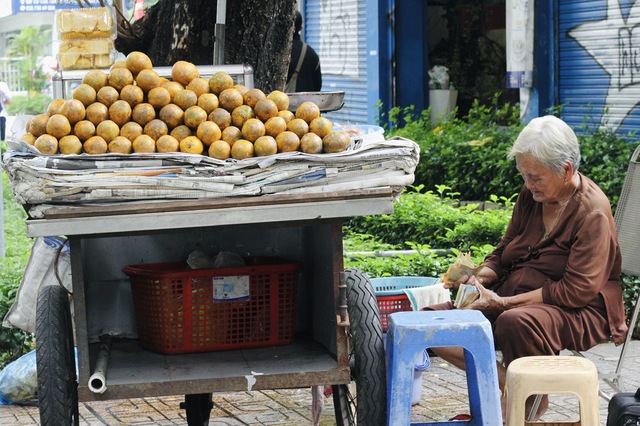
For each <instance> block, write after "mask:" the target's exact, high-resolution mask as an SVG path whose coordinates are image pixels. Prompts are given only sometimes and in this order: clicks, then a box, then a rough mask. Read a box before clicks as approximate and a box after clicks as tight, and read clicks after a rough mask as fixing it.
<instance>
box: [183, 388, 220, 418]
mask: <svg viewBox="0 0 640 426" xmlns="http://www.w3.org/2000/svg"><path fill="white" fill-rule="evenodd" d="M184 408H185V410H186V411H187V424H188V425H189V426H209V418H210V417H211V409H212V408H213V394H211V393H194V394H190V395H185V396H184Z"/></svg>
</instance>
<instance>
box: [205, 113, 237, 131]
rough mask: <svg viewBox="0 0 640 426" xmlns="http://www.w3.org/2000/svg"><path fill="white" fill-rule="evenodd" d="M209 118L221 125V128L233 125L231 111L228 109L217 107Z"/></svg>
mask: <svg viewBox="0 0 640 426" xmlns="http://www.w3.org/2000/svg"><path fill="white" fill-rule="evenodd" d="M207 120H209V121H213V122H214V123H216V124H217V125H218V127H220V130H224V129H225V128H226V127H228V126H231V113H230V112H229V111H227V110H226V109H222V108H216V109H214V110H213V111H211V114H209V117H207Z"/></svg>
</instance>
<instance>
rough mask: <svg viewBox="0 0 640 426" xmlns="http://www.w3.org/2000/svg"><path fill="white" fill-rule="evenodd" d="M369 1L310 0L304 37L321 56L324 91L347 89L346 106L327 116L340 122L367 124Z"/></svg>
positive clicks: (306, 9) (305, 14) (305, 10)
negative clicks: (367, 10) (367, 28)
mask: <svg viewBox="0 0 640 426" xmlns="http://www.w3.org/2000/svg"><path fill="white" fill-rule="evenodd" d="M365 12H366V8H365V0H342V1H335V0H333V1H332V0H329V1H327V0H324V1H320V0H307V1H306V2H305V9H304V18H305V19H304V28H303V32H304V35H303V38H304V40H305V41H306V42H307V43H308V44H309V45H310V46H312V47H313V48H314V49H315V51H316V52H317V53H318V56H320V66H321V68H322V91H334V90H344V92H345V97H344V106H343V107H342V108H341V109H340V110H338V111H334V112H330V113H327V114H326V116H327V118H329V119H331V120H334V121H337V122H339V123H354V124H367V121H368V115H369V114H368V111H367V52H366V49H367V40H366V36H367V30H366V15H365Z"/></svg>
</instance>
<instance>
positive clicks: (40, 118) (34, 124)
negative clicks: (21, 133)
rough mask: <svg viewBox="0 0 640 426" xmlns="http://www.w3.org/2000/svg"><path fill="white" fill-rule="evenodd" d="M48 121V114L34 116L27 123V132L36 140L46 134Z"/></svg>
mask: <svg viewBox="0 0 640 426" xmlns="http://www.w3.org/2000/svg"><path fill="white" fill-rule="evenodd" d="M48 121H49V114H38V115H34V116H33V117H31V118H30V119H29V121H28V122H27V132H29V133H31V134H32V135H33V136H35V137H36V138H37V137H38V136H40V135H44V134H45V133H47V122H48Z"/></svg>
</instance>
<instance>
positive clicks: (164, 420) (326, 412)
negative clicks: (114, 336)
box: [0, 341, 640, 426]
mask: <svg viewBox="0 0 640 426" xmlns="http://www.w3.org/2000/svg"><path fill="white" fill-rule="evenodd" d="M619 351H620V348H616V347H615V346H614V345H612V344H603V345H599V346H597V347H595V348H593V349H591V350H590V351H588V352H587V353H586V356H587V358H589V359H591V360H592V361H594V363H595V364H596V365H597V366H598V369H599V370H600V371H601V373H610V372H612V371H613V370H614V369H615V366H616V362H617V359H618V354H619ZM623 374H624V375H623V384H624V386H625V388H626V390H628V391H630V390H635V389H636V388H637V387H639V386H640V341H633V342H632V345H631V347H630V348H629V349H628V357H627V363H626V365H625V369H624V373H623ZM601 386H603V388H604V387H605V386H606V385H604V384H602V383H601ZM466 395H467V394H466V379H465V375H464V373H463V372H461V371H459V370H457V369H455V368H454V367H452V366H451V365H449V364H447V363H445V362H443V361H442V360H441V359H439V358H434V359H432V366H431V368H430V369H429V370H427V371H425V373H424V374H423V378H422V400H421V402H420V403H419V404H418V405H416V406H414V408H413V411H412V421H416V422H420V421H437V420H445V419H447V418H449V417H451V416H452V415H455V414H459V413H464V412H467V413H468V412H469V410H468V398H467V396H466ZM181 400H182V397H179V396H172V397H161V398H136V399H128V400H111V401H104V402H91V403H81V404H80V415H81V421H80V424H81V425H92V426H94V425H109V426H113V425H118V426H119V425H132V426H143V425H162V426H169V425H186V420H185V415H184V410H181V409H180V408H179V405H180V401H181ZM600 401H601V402H600V417H601V425H605V421H606V415H607V402H606V401H605V400H604V399H601V400H600ZM577 404H578V401H577V398H576V397H575V396H571V395H552V396H551V397H550V408H549V411H548V412H547V414H546V415H545V416H544V417H543V419H544V420H547V421H569V420H575V419H576V418H577V414H576V413H577ZM311 423H312V421H311V391H310V390H309V389H288V390H270V391H254V392H232V393H224V394H214V408H213V410H212V412H211V421H210V425H212V426H236V425H256V426H258V425H260V426H261V425H310V424H311ZM37 424H38V409H37V407H19V406H2V407H0V425H7V426H8V425H12V426H13V425H16V426H22V425H37ZM320 424H321V425H323V426H328V425H333V424H335V421H334V414H333V403H332V400H331V398H327V399H326V401H325V405H324V409H323V411H322V416H321V420H320Z"/></svg>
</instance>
